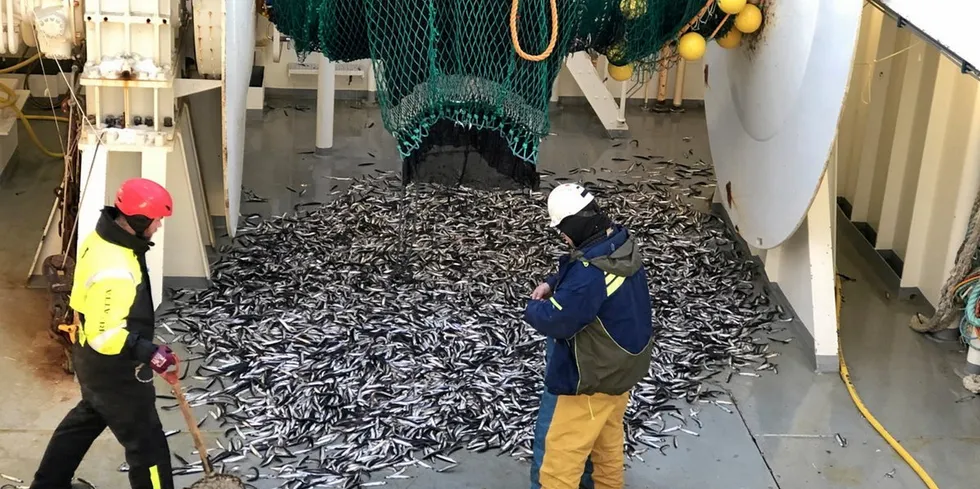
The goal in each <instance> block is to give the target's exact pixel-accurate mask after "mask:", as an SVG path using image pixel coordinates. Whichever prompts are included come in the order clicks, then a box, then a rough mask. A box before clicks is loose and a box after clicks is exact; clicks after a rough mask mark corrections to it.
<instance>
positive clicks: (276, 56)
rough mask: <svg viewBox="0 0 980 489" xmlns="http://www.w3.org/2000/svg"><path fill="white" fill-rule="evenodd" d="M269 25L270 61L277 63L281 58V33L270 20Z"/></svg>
mask: <svg viewBox="0 0 980 489" xmlns="http://www.w3.org/2000/svg"><path fill="white" fill-rule="evenodd" d="M270 25H272V62H273V63H278V62H279V60H280V59H282V37H281V36H282V34H280V33H279V29H276V26H275V25H274V24H272V23H271V22H270Z"/></svg>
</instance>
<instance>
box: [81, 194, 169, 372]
mask: <svg viewBox="0 0 980 489" xmlns="http://www.w3.org/2000/svg"><path fill="white" fill-rule="evenodd" d="M118 215H119V214H118V211H117V210H116V209H115V208H113V207H106V208H105V209H103V211H102V217H101V218H100V219H99V222H98V224H97V225H96V230H95V232H93V233H92V234H90V235H89V236H87V237H86V238H85V240H84V241H83V242H82V243H81V245H80V246H79V247H78V253H77V256H78V260H77V262H76V265H75V276H74V284H73V286H72V292H71V300H70V302H69V305H70V306H71V308H72V309H74V310H75V311H78V313H79V315H80V316H81V319H82V328H81V331H80V332H79V334H78V343H79V345H80V346H82V347H88V348H91V349H92V350H94V351H95V352H97V353H100V354H102V355H109V356H121V357H127V358H128V359H132V360H135V361H137V362H141V363H148V362H149V360H150V357H151V356H152V355H153V353H154V351H156V346H155V345H154V344H153V342H152V339H153V325H154V311H153V299H152V296H151V292H150V287H149V280H147V273H146V259H145V255H146V251H147V250H149V246H150V243H149V241H147V240H146V239H143V238H140V237H137V236H134V235H132V234H129V233H128V232H126V231H125V230H123V229H122V228H121V227H120V226H119V225H118V224H116V222H115V218H116V217H117V216H118Z"/></svg>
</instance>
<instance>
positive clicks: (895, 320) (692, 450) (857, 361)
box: [0, 99, 980, 489]
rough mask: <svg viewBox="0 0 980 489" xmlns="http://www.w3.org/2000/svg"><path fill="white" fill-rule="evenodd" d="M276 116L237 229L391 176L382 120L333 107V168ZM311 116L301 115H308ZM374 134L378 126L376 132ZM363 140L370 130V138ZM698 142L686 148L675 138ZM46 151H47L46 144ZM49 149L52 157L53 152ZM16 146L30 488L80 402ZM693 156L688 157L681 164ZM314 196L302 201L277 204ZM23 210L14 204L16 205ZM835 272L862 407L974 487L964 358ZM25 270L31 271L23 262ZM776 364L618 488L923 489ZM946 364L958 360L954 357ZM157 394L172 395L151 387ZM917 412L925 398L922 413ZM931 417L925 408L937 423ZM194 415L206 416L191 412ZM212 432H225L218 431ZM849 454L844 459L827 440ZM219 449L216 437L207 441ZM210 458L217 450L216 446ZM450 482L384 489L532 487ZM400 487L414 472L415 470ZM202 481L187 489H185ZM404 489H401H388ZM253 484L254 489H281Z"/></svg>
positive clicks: (112, 463)
mask: <svg viewBox="0 0 980 489" xmlns="http://www.w3.org/2000/svg"><path fill="white" fill-rule="evenodd" d="M268 103H269V105H270V106H271V107H274V109H270V110H267V111H265V114H264V115H263V117H262V119H263V120H262V121H261V122H259V121H252V122H250V123H249V126H250V129H249V135H248V138H247V145H248V146H247V148H246V175H245V179H244V186H245V187H247V188H249V189H251V190H253V191H255V193H256V194H258V195H262V196H264V197H267V198H268V199H269V201H268V202H267V203H262V204H254V203H253V204H244V205H243V208H242V214H243V215H244V214H248V213H252V212H259V213H262V214H263V215H270V214H281V213H287V212H291V211H292V208H293V205H295V204H297V203H299V202H301V201H304V202H305V201H310V200H318V199H322V198H325V197H326V195H327V194H328V193H329V192H330V191H331V188H332V186H333V185H334V184H335V183H336V182H332V181H329V180H327V179H324V178H322V177H323V176H326V175H334V176H349V175H352V174H356V172H358V171H361V170H359V167H358V166H357V164H358V163H361V162H364V161H366V159H370V158H371V157H370V156H368V154H367V153H369V152H370V153H373V154H374V155H375V157H376V158H374V160H373V161H377V162H378V164H377V165H376V166H374V167H371V168H370V169H371V170H373V169H374V168H382V169H390V170H398V169H400V163H398V161H397V154H396V152H395V145H394V142H393V140H392V139H391V137H390V136H388V135H387V134H386V133H385V132H384V131H383V129H382V128H381V123H380V117H379V114H378V111H377V109H376V108H364V109H360V108H352V107H351V106H350V103H348V102H343V101H338V103H337V117H336V121H337V124H336V130H337V132H336V137H335V149H334V150H332V152H331V155H330V157H329V158H327V159H318V158H316V157H314V156H312V155H309V154H302V153H305V152H307V151H312V149H313V140H314V139H313V135H314V134H313V131H314V127H315V121H314V117H315V110H313V102H311V101H309V100H292V101H291V100H281V99H280V100H269V101H268ZM304 107H305V108H306V109H305V110H304ZM629 122H630V125H631V132H632V138H635V139H637V140H638V145H639V146H640V147H641V148H645V149H646V150H647V151H650V152H653V154H657V155H662V156H664V157H665V158H667V159H669V158H676V159H677V160H678V161H681V160H683V159H684V158H685V155H687V156H689V157H690V158H695V159H696V158H703V159H705V160H708V158H709V155H708V153H709V151H708V147H707V140H706V134H705V132H706V130H705V123H704V114H703V112H700V111H691V112H688V113H687V114H683V115H654V114H648V113H643V112H641V111H639V110H636V109H632V110H630V113H629ZM372 123H373V125H372ZM552 123H553V128H552V131H553V132H554V133H556V135H554V136H552V137H550V138H548V139H547V140H546V141H545V142H544V144H543V146H542V150H541V152H542V158H541V167H542V168H544V169H548V170H555V169H560V168H566V169H567V168H574V167H585V166H594V165H595V166H598V165H600V164H601V163H602V162H603V161H607V160H609V159H610V158H612V157H615V156H617V155H619V154H620V153H621V152H622V151H624V150H626V147H627V146H628V140H626V141H622V143H623V144H621V145H619V146H614V142H612V141H609V140H608V139H606V138H605V136H604V134H603V131H602V127H601V125H600V124H599V123H598V121H597V120H596V118H595V116H594V115H593V114H591V112H590V111H589V109H588V108H587V107H579V106H568V107H565V108H564V109H561V110H556V111H555V112H554V113H553V114H552ZM369 126H371V127H369ZM685 137H691V138H693V139H692V140H691V141H689V142H685V141H683V138H685ZM45 140H46V141H53V140H52V139H45ZM49 144H50V143H49ZM32 150H34V148H33V146H32V145H31V144H30V142H29V141H28V140H27V139H26V137H22V144H21V147H20V153H19V155H18V156H15V158H19V160H20V161H19V167H18V171H17V172H16V173H15V174H13V175H12V178H8V179H6V180H7V181H5V182H4V183H3V184H2V185H0V227H2V229H4V230H5V231H7V233H6V239H5V240H3V244H2V245H0V279H2V282H0V289H2V290H0V338H2V340H3V343H4V345H5V349H4V353H3V354H0V378H2V379H4V381H3V384H2V386H3V388H4V391H5V392H4V395H3V396H2V397H0V472H2V473H4V474H9V475H12V476H16V477H20V478H22V479H24V480H25V481H26V482H25V484H27V483H29V482H30V478H31V476H32V474H33V471H34V470H35V468H36V466H37V463H38V460H39V459H40V456H41V453H42V452H43V450H44V447H45V445H46V443H47V440H48V437H49V436H50V434H51V431H52V430H53V429H54V427H55V426H56V425H57V424H58V422H59V421H60V420H61V418H62V416H63V415H64V414H65V413H66V412H67V411H68V410H69V409H70V408H71V407H72V406H73V405H74V403H75V402H77V399H78V389H77V386H76V385H75V384H74V382H73V380H72V379H71V378H70V377H67V376H65V375H64V374H62V373H60V371H59V370H58V367H57V365H58V361H59V358H58V355H60V350H59V349H58V348H57V347H56V346H55V345H54V344H53V342H51V341H50V340H48V339H47V337H46V333H45V332H44V328H45V327H46V322H47V310H46V309H47V302H46V301H47V298H46V297H45V296H44V294H43V293H42V292H39V291H33V290H24V289H23V288H21V286H20V284H21V283H22V279H21V278H20V277H26V275H27V270H26V268H27V266H28V265H27V264H29V262H30V260H29V258H30V257H31V256H33V252H34V249H35V247H36V244H37V240H38V239H39V238H40V233H41V228H42V227H43V224H44V221H45V220H46V218H47V213H48V211H49V210H50V205H51V200H50V198H49V197H48V196H49V195H50V194H49V192H50V189H51V188H52V187H53V186H54V185H57V182H58V180H59V179H60V162H57V161H54V162H53V163H52V161H51V160H49V159H43V158H41V157H39V155H38V154H37V153H36V151H32ZM690 150H693V155H690V154H689V153H688V152H689V151H690ZM286 186H292V187H293V188H307V189H308V192H307V194H306V195H305V196H304V198H302V199H301V198H300V197H299V196H298V194H297V193H293V192H291V191H289V190H287V189H286ZM18 199H20V200H18ZM838 254H839V256H840V260H841V264H840V267H841V271H842V272H843V273H845V274H847V275H849V276H851V277H854V278H856V279H857V281H856V282H849V283H847V284H846V285H845V299H846V302H845V308H844V325H843V331H844V332H843V337H844V349H845V352H846V354H847V358H848V360H849V361H850V366H851V369H852V372H853V377H854V379H855V381H856V382H857V386H858V389H859V391H860V392H861V394H862V395H863V396H864V399H865V402H866V403H867V405H868V407H869V408H870V409H871V410H872V412H874V413H875V414H877V415H878V416H879V418H880V419H881V421H882V422H883V423H884V424H885V426H886V427H888V428H889V429H890V430H892V433H893V434H894V435H895V436H896V437H898V438H900V439H901V440H902V441H903V442H905V443H906V448H908V449H909V450H910V451H912V452H913V454H914V455H915V456H916V457H918V458H919V461H920V462H921V463H922V464H923V466H925V467H926V469H927V470H929V471H930V472H931V473H932V475H933V476H934V477H935V478H936V479H937V481H938V482H939V484H940V486H941V487H950V488H952V487H967V486H968V484H970V482H968V481H970V480H971V479H970V476H971V475H972V471H971V470H970V467H971V466H972V463H973V461H974V458H975V455H974V454H975V451H976V448H977V442H978V441H980V415H978V414H977V413H978V407H977V402H978V401H976V400H973V399H970V400H967V401H965V402H957V401H960V400H961V399H962V398H964V397H965V396H964V394H965V393H964V391H962V389H961V388H960V387H959V379H958V377H957V376H956V374H955V372H954V370H955V369H957V368H959V366H960V365H961V364H962V362H963V361H964V358H965V357H964V355H963V354H962V353H960V352H956V351H952V352H950V351H948V350H949V348H946V347H944V346H943V345H936V344H934V343H932V342H930V341H928V340H925V339H922V338H920V337H918V336H917V335H915V334H914V333H913V332H911V331H910V330H909V329H908V328H907V327H906V326H905V323H906V321H907V319H908V316H909V315H910V314H911V313H912V309H911V308H910V307H909V306H907V305H905V304H900V303H894V302H892V301H889V300H888V299H886V298H885V297H884V296H883V294H882V293H879V292H877V290H879V289H876V288H875V285H874V283H873V281H872V279H870V278H867V277H868V276H869V272H867V271H866V270H863V269H862V267H861V266H860V265H859V264H856V263H854V262H853V258H852V257H854V256H856V255H855V253H854V252H853V250H851V249H850V248H849V245H848V244H847V243H843V242H842V244H841V250H840V251H839V253H838ZM25 259H26V260H27V262H26V264H25V261H24V260H25ZM773 349H774V350H775V351H779V352H781V353H782V356H780V357H778V358H777V359H776V360H777V362H778V365H779V374H778V375H771V374H768V375H763V376H762V377H761V378H747V377H736V379H733V381H732V384H731V389H732V393H733V395H734V401H735V402H736V405H737V410H736V411H735V413H733V414H727V413H725V412H723V411H721V410H719V409H715V408H705V409H704V410H703V411H702V414H701V420H702V421H703V425H704V428H703V429H702V430H701V435H700V436H699V437H692V436H684V437H682V438H680V439H679V445H680V449H679V450H670V451H668V452H667V456H661V455H659V454H657V455H656V456H654V455H653V454H649V453H648V454H647V456H645V461H643V462H641V461H639V460H634V461H632V462H629V467H628V469H627V473H626V478H627V487H630V488H655V489H666V488H671V489H684V488H691V489H694V488H698V489H700V488H705V487H709V488H720V489H721V488H724V489H769V488H777V487H778V488H784V489H811V488H813V489H816V488H831V487H833V488H840V487H848V488H850V487H853V488H872V487H875V488H879V487H880V488H917V487H922V484H921V483H920V482H919V481H918V479H917V478H916V477H915V475H914V474H913V473H912V471H911V470H910V469H908V468H907V467H906V466H905V464H904V463H903V462H902V461H901V460H900V459H899V458H898V456H897V455H895V454H894V452H892V451H891V449H890V448H888V446H887V445H886V444H885V443H884V441H882V440H881V439H880V437H878V435H877V434H875V432H874V431H873V430H872V429H871V427H870V426H869V425H868V424H867V423H866V422H865V421H864V420H863V419H862V418H861V416H860V415H859V414H858V412H857V410H856V409H855V408H854V406H853V405H852V403H851V401H850V399H849V398H848V395H847V392H846V390H845V388H844V386H843V384H842V383H841V381H840V379H839V378H838V377H837V376H836V375H815V374H813V373H812V367H811V360H810V357H809V354H808V353H807V352H803V351H801V344H800V342H791V343H789V344H787V345H782V344H774V345H773ZM954 350H955V349H954ZM157 388H158V391H159V392H160V393H165V392H166V391H167V388H166V386H165V385H162V382H160V381H159V380H158V382H157ZM921 399H925V400H924V401H923V400H921ZM930 408H931V409H930ZM196 415H197V416H199V417H200V416H204V415H205V411H204V410H203V408H202V409H199V410H198V411H197V413H196ZM161 417H162V420H163V424H164V427H165V428H166V429H175V428H183V426H182V425H183V419H182V418H181V416H180V414H179V411H178V410H173V411H161ZM204 428H205V429H208V430H214V431H211V433H219V432H221V431H223V428H220V429H219V428H218V427H217V426H215V425H212V424H211V423H206V424H205V425H204ZM836 433H840V434H841V435H842V436H843V437H844V438H846V439H847V441H848V443H847V446H846V448H841V447H840V446H839V445H838V444H837V442H836V440H835V438H834V435H835V434H836ZM212 440H213V438H212ZM170 443H171V449H172V450H175V451H178V452H179V453H181V454H182V455H183V456H185V458H188V457H189V456H190V452H191V450H192V448H191V445H192V443H191V440H190V437H189V436H188V435H187V434H186V433H183V432H182V433H180V434H178V435H175V436H173V437H171V438H170ZM211 445H212V446H214V445H213V441H212V443H211ZM455 456H457V458H458V460H460V462H461V465H460V467H459V468H458V469H456V470H455V471H454V472H453V473H443V474H438V473H435V472H433V471H429V470H416V471H415V472H414V473H411V475H413V476H415V478H413V479H409V480H404V481H389V484H388V485H387V486H385V487H390V488H408V487H413V488H486V489H496V488H521V487H527V478H528V470H529V468H528V465H527V464H525V463H521V462H519V461H517V460H514V459H510V458H509V457H497V456H495V455H494V454H492V453H487V454H480V455H477V454H466V453H464V452H462V451H461V452H457V453H456V454H455ZM122 461H123V454H122V448H121V447H120V446H119V445H118V444H117V443H116V442H115V440H114V439H112V436H111V434H109V433H108V432H106V433H105V434H103V436H102V437H100V439H99V440H97V441H96V443H95V445H94V446H93V448H92V449H91V451H90V452H89V455H88V457H87V458H86V460H85V462H83V464H82V466H81V468H80V469H79V472H78V475H79V476H81V477H83V478H85V479H88V480H90V481H92V482H94V483H96V485H98V486H99V488H100V489H104V488H122V487H127V485H128V482H127V479H126V475H125V474H123V473H119V472H117V467H118V466H119V464H120V463H121V462H122ZM408 472H412V471H411V470H410V471H408ZM194 480H196V476H188V477H180V478H178V479H177V486H178V487H186V486H188V485H190V483H192V482H193V481H194ZM395 482H399V483H400V484H396V483H395ZM274 486H275V484H271V483H269V481H262V483H261V484H259V487H262V488H265V487H274Z"/></svg>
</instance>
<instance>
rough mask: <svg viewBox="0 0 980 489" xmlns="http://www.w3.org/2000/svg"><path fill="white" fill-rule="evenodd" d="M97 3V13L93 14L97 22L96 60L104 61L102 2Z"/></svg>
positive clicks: (97, 61) (98, 61) (93, 18)
mask: <svg viewBox="0 0 980 489" xmlns="http://www.w3.org/2000/svg"><path fill="white" fill-rule="evenodd" d="M94 3H95V15H94V16H92V20H93V21H94V22H95V49H94V51H95V55H96V58H95V62H96V63H99V64H101V63H102V58H103V54H102V2H101V1H99V2H94Z"/></svg>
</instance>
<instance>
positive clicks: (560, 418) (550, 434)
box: [531, 391, 630, 489]
mask: <svg viewBox="0 0 980 489" xmlns="http://www.w3.org/2000/svg"><path fill="white" fill-rule="evenodd" d="M629 396H630V394H629V392H627V393H625V394H622V395H619V396H610V395H607V394H594V395H591V396H586V395H579V396H555V395H553V394H549V393H548V392H547V391H545V393H544V394H543V395H542V397H541V409H540V410H539V412H538V420H537V424H536V425H535V427H534V460H533V461H532V463H531V489H579V488H580V487H581V488H587V489H592V488H595V489H622V487H623V415H624V414H625V413H626V404H627V402H629Z"/></svg>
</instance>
